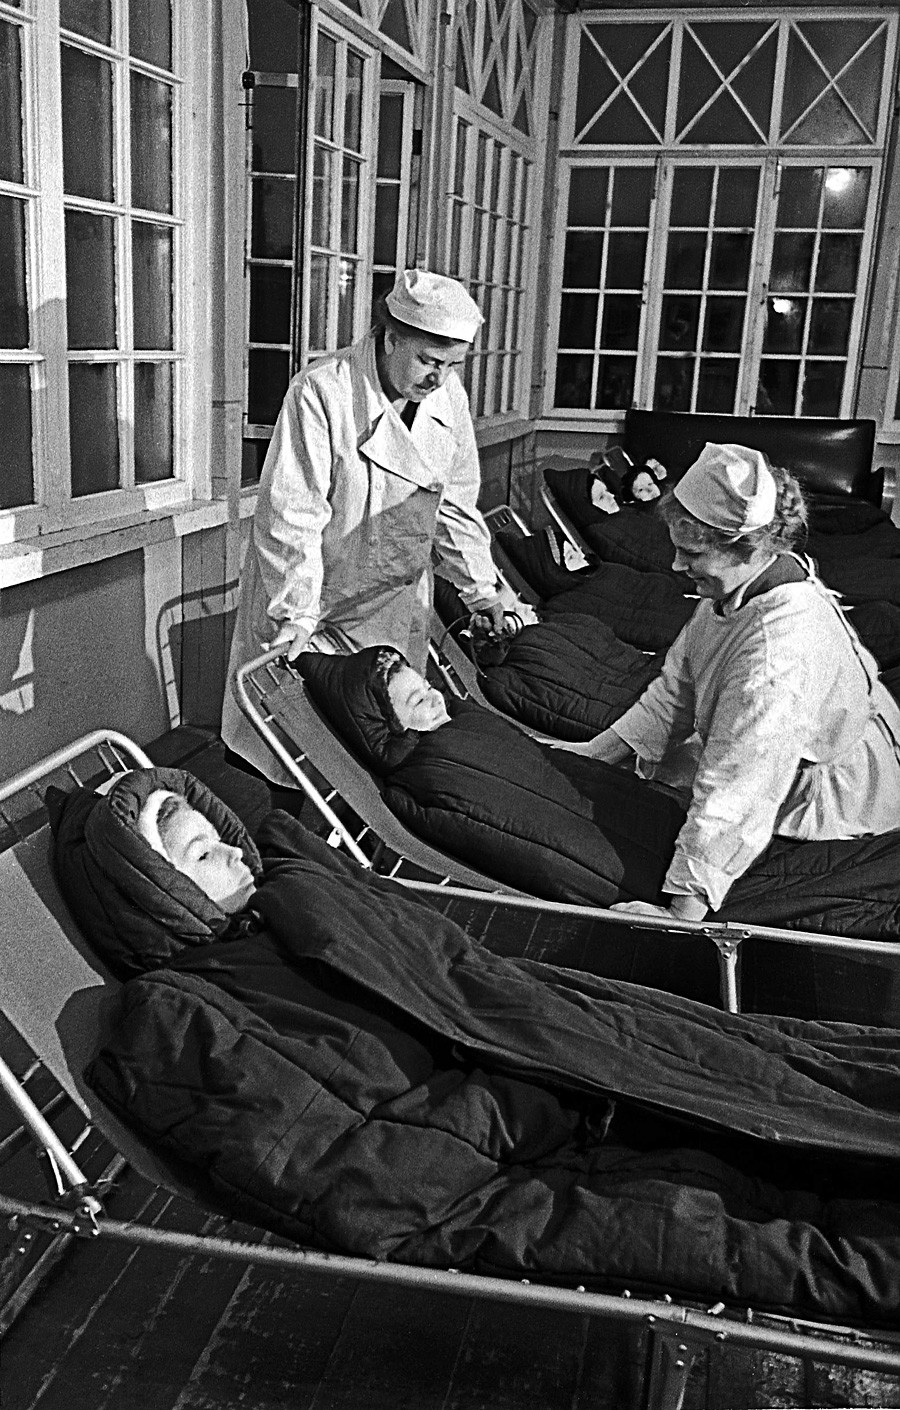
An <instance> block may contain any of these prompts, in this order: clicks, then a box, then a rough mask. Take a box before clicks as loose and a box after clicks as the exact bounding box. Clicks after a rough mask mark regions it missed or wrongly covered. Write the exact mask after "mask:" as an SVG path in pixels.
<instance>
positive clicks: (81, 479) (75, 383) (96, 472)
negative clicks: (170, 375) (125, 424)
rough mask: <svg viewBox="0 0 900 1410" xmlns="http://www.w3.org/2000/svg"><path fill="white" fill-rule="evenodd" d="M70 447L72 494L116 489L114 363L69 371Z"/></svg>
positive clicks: (83, 365) (75, 366)
mask: <svg viewBox="0 0 900 1410" xmlns="http://www.w3.org/2000/svg"><path fill="white" fill-rule="evenodd" d="M69 444H70V448H71V455H72V494H73V495H74V496H75V497H76V498H77V497H78V496H79V495H85V494H99V493H100V491H101V490H115V489H118V487H119V418H118V410H117V407H116V368H115V365H114V364H113V363H109V362H104V363H95V364H87V363H73V364H72V365H71V366H70V367H69Z"/></svg>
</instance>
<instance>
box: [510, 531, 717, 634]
mask: <svg viewBox="0 0 900 1410" xmlns="http://www.w3.org/2000/svg"><path fill="white" fill-rule="evenodd" d="M552 532H553V531H552V530H548V531H547V533H552ZM497 539H498V542H499V543H500V544H501V545H502V547H503V549H504V552H505V553H506V554H507V556H508V558H509V560H510V562H511V563H512V564H514V566H515V567H516V568H517V569H518V571H519V572H520V573H521V574H522V577H523V578H524V579H525V580H526V582H528V583H529V584H530V585H531V587H532V588H534V590H535V592H536V593H537V594H538V596H539V597H540V598H541V613H542V615H543V616H544V617H545V618H546V617H550V616H553V615H555V614H556V613H558V612H566V613H572V612H577V613H579V614H580V615H582V616H586V617H596V619H597V621H599V622H605V624H606V625H607V626H608V627H611V628H612V629H613V631H614V632H615V634H616V636H617V637H618V638H619V640H620V641H624V642H626V643H627V644H628V645H629V646H636V647H638V648H639V650H641V651H666V650H667V649H668V647H669V646H671V644H672V642H673V641H674V640H675V638H676V636H677V635H678V633H679V632H680V631H681V628H682V627H683V626H684V624H685V622H687V620H688V618H689V617H690V615H691V613H692V612H693V610H694V607H695V605H696V601H695V599H694V598H688V597H686V596H685V588H686V587H687V586H689V584H688V583H687V582H686V580H685V579H684V578H681V577H680V576H679V575H677V574H673V573H649V572H648V573H642V572H640V571H639V570H638V569H636V568H627V567H625V565H624V564H622V563H599V564H597V565H596V567H590V568H582V569H579V570H578V571H576V572H573V571H571V570H570V569H568V568H566V567H564V566H563V565H562V564H559V563H557V562H556V561H555V559H554V556H553V554H552V552H551V547H550V544H549V542H548V539H547V534H546V533H545V534H532V535H530V536H528V537H523V536H522V535H516V534H498V535H497Z"/></svg>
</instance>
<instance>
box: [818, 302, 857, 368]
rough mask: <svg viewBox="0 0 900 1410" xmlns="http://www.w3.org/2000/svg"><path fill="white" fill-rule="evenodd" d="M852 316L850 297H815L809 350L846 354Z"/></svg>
mask: <svg viewBox="0 0 900 1410" xmlns="http://www.w3.org/2000/svg"><path fill="white" fill-rule="evenodd" d="M852 317H853V304H852V303H851V301H850V300H849V299H814V300H813V306H812V311H811V313H810V318H809V345H808V347H807V351H808V352H811V353H837V354H839V355H846V352H847V349H848V347H849V346H850V322H851V319H852ZM808 377H809V373H807V379H808Z"/></svg>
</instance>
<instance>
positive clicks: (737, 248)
mask: <svg viewBox="0 0 900 1410" xmlns="http://www.w3.org/2000/svg"><path fill="white" fill-rule="evenodd" d="M752 247H753V236H752V235H738V234H735V233H733V232H731V231H729V232H727V233H725V234H719V235H714V236H713V242H712V256H711V258H710V262H709V287H710V288H711V289H746V287H747V280H748V278H749V274H750V255H751V251H752Z"/></svg>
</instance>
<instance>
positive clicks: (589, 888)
mask: <svg viewBox="0 0 900 1410" xmlns="http://www.w3.org/2000/svg"><path fill="white" fill-rule="evenodd" d="M377 655H378V648H377V647H369V648H368V649H367V650H365V651H360V652H357V653H356V654H355V655H354V656H320V655H318V654H316V653H313V652H304V653H302V654H301V655H300V656H299V657H298V666H299V669H300V672H301V674H302V675H303V678H304V680H305V681H306V686H307V690H308V691H309V694H310V697H311V699H312V700H313V702H314V704H315V705H316V707H317V708H318V710H319V711H320V712H321V714H322V715H323V716H324V717H325V718H326V719H328V721H329V722H330V724H331V725H332V727H333V728H334V730H335V731H336V732H337V734H338V735H339V736H340V737H341V738H342V739H343V740H344V742H345V743H346V744H347V745H348V746H349V747H350V748H351V749H352V750H353V752H354V753H355V754H356V755H357V756H358V757H359V758H360V760H361V761H362V762H363V763H364V764H365V765H366V767H367V768H368V769H370V770H371V772H372V773H373V774H375V775H376V777H378V778H379V779H380V780H381V781H382V791H383V794H384V799H385V802H386V803H387V805H388V807H389V808H390V809H391V811H392V812H393V813H395V814H396V816H397V817H399V818H400V819H401V821H402V822H403V823H405V825H406V826H407V827H408V828H409V830H410V832H413V833H415V834H416V835H417V836H419V837H422V838H424V839H425V841H427V842H429V843H430V844H431V845H432V846H434V847H439V848H440V849H441V850H442V851H444V852H447V853H448V854H449V855H451V856H454V857H456V858H458V859H459V860H460V861H463V862H467V863H468V864H469V865H470V866H475V867H477V868H478V870H479V871H481V872H483V873H485V874H486V875H488V876H492V877H496V878H497V880H498V881H503V882H506V883H507V884H508V885H510V886H513V887H515V888H516V889H518V890H522V891H526V892H528V893H529V894H530V895H533V896H545V897H548V898H549V899H552V900H558V901H576V902H578V901H583V902H588V903H591V904H593V905H602V906H606V905H612V904H613V903H614V902H615V901H619V900H643V901H650V900H656V899H658V897H659V889H660V886H661V884H662V880H663V877H664V876H665V874H666V870H667V868H668V865H669V861H670V859H671V856H672V850H673V848H674V845H675V838H676V837H677V835H678V831H679V829H680V827H681V825H682V823H683V821H684V810H683V809H682V808H681V806H680V805H679V804H678V803H676V802H675V801H674V799H673V798H672V797H671V796H670V795H669V794H668V793H666V792H664V791H663V790H661V789H657V788H655V787H654V786H653V785H650V784H647V783H644V782H642V781H641V780H640V779H638V778H636V777H635V776H634V775H632V774H627V773H623V772H622V770H620V769H614V768H610V767H609V766H608V765H606V764H601V763H599V762H598V761H597V760H593V759H584V758H582V757H581V756H580V755H577V754H569V753H566V752H565V751H561V750H556V749H551V748H548V747H547V746H545V745H541V744H538V743H536V741H535V740H533V739H530V738H529V737H528V736H527V735H524V734H523V733H522V732H521V730H519V729H517V728H516V727H515V725H513V724H511V723H509V722H508V721H507V720H504V719H501V718H500V717H499V716H498V715H494V714H492V713H491V712H490V711H489V710H485V709H483V708H482V707H481V706H479V705H474V704H472V703H471V702H467V701H455V702H451V705H450V709H451V713H452V718H451V719H450V721H449V722H448V723H447V724H444V725H441V727H440V728H439V729H437V730H435V731H434V732H433V733H430V734H427V733H426V734H420V733H418V732H416V731H415V730H406V731H404V732H403V733H400V734H398V733H396V732H392V731H391V728H390V726H389V724H388V722H387V720H386V718H385V712H384V707H383V704H382V702H381V699H380V696H379V692H378V689H377V686H376V678H375V661H376V658H377Z"/></svg>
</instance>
